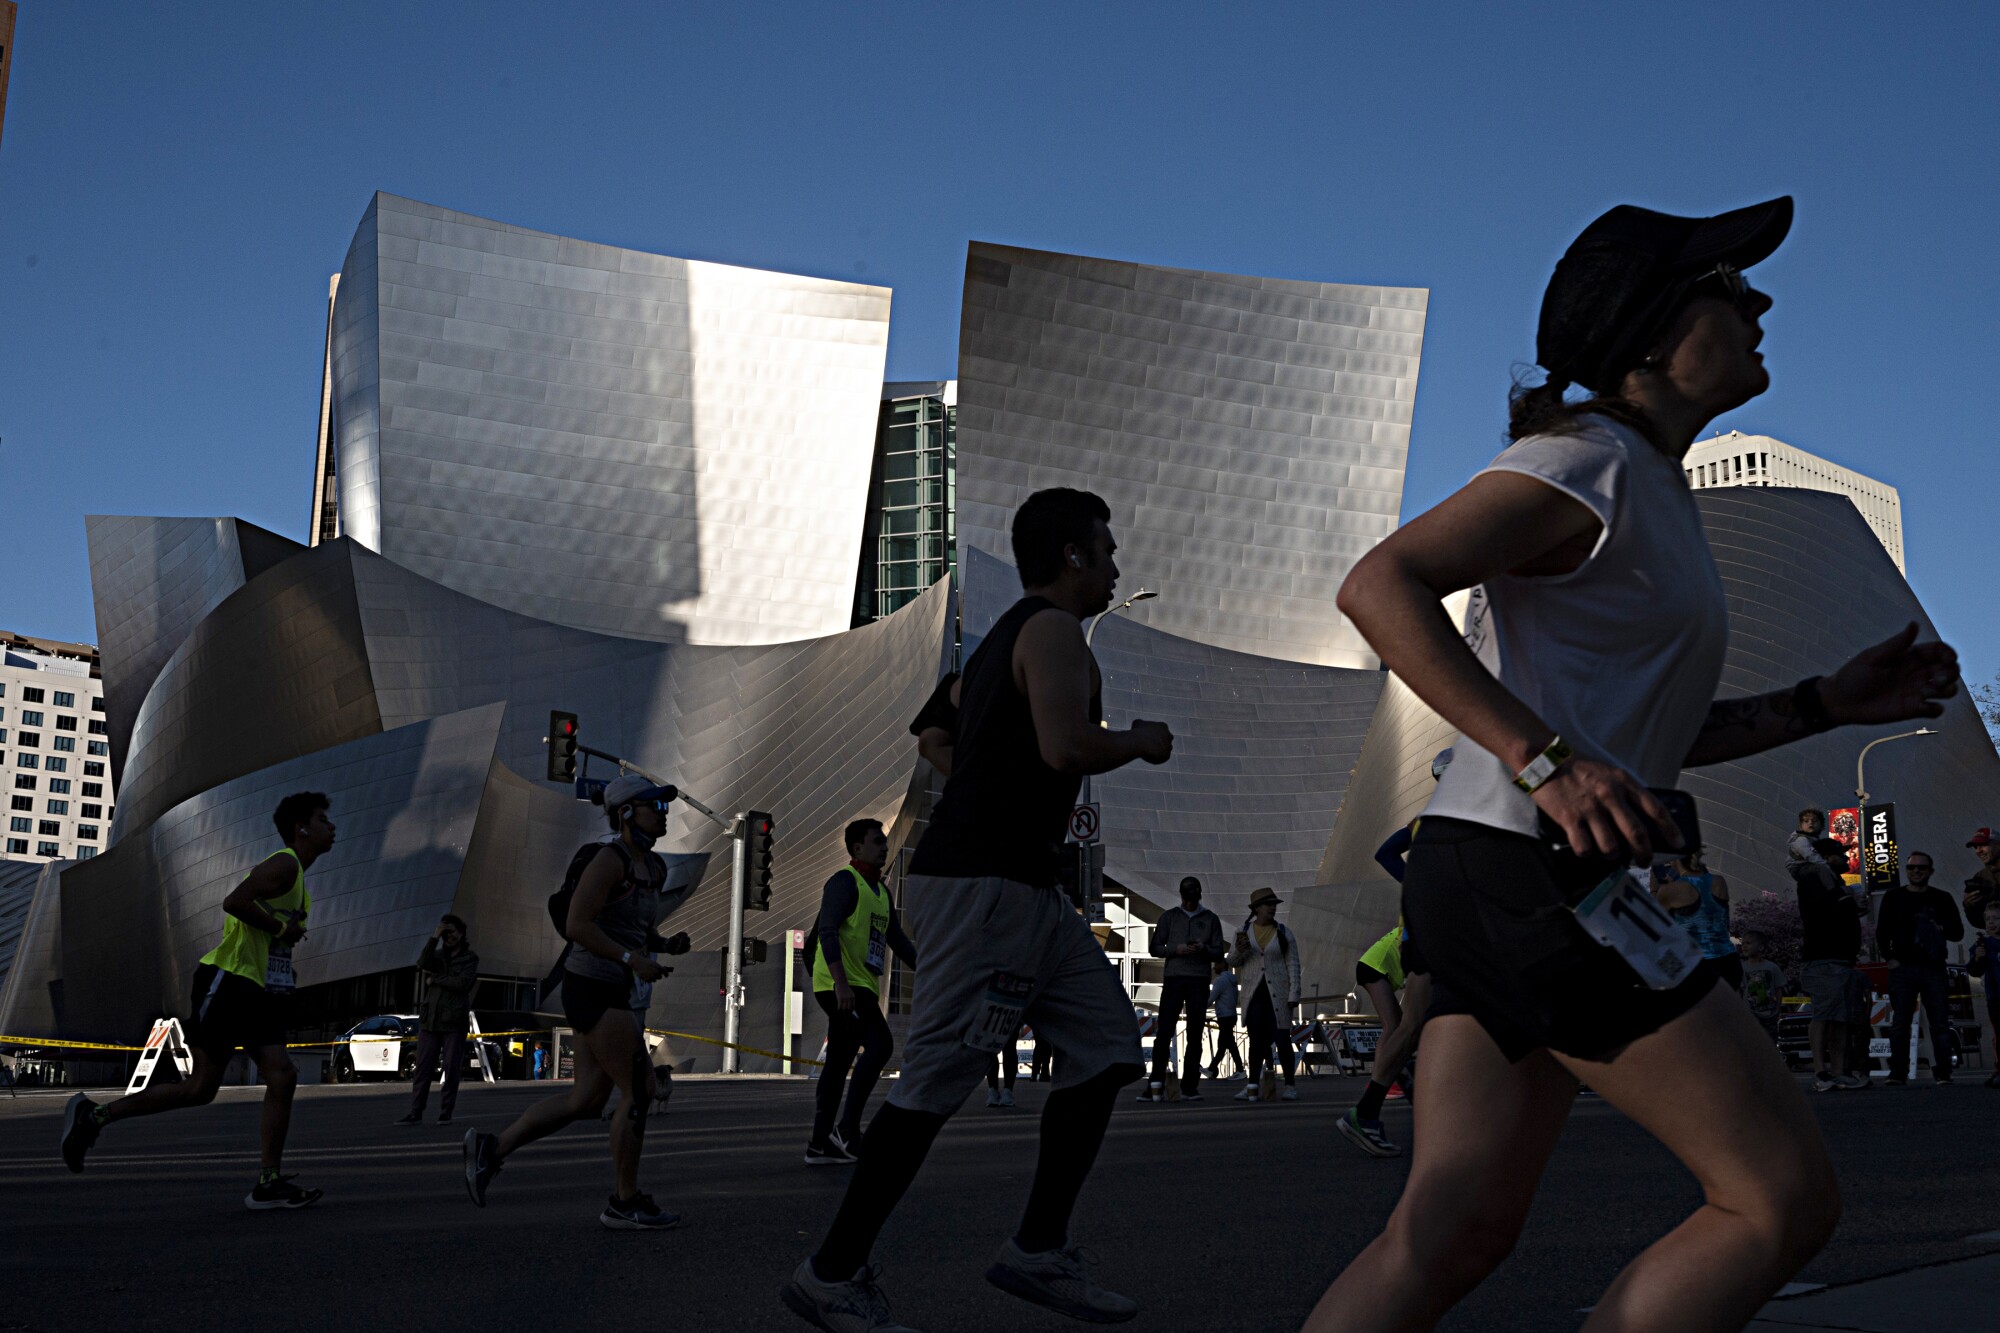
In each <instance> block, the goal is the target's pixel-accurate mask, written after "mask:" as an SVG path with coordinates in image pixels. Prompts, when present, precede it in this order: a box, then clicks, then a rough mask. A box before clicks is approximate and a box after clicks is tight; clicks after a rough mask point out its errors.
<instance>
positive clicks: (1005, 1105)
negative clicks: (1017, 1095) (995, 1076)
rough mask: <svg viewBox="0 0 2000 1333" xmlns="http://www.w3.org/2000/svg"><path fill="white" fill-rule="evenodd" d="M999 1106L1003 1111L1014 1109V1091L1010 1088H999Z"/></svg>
mask: <svg viewBox="0 0 2000 1333" xmlns="http://www.w3.org/2000/svg"><path fill="white" fill-rule="evenodd" d="M1000 1108H1001V1109H1002V1110H1004V1111H1011V1110H1013V1109H1014V1093H1013V1091H1012V1090H1011V1089H1008V1088H1002V1089H1000Z"/></svg>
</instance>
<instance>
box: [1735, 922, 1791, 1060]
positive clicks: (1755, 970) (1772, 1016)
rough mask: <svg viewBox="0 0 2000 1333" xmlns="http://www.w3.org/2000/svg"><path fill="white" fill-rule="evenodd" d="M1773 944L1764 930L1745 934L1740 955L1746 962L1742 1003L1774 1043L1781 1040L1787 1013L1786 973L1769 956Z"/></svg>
mask: <svg viewBox="0 0 2000 1333" xmlns="http://www.w3.org/2000/svg"><path fill="white" fill-rule="evenodd" d="M1770 948H1771V941H1770V939H1769V938H1768V937H1766V936H1765V934H1764V932H1763V931H1761V930H1746V931H1744V932H1743V938H1742V939H1741V940H1740V941H1739V942H1738V946H1737V951H1738V953H1740V954H1741V955H1742V959H1743V999H1744V1002H1745V1003H1746V1004H1748V1005H1749V1006H1750V1012H1751V1013H1752V1014H1754V1015H1755V1016H1756V1018H1757V1021H1758V1022H1759V1023H1762V1024H1763V1025H1764V1031H1766V1032H1768V1033H1770V1034H1771V1040H1772V1041H1776V1040H1777V1039H1778V1016H1779V1015H1780V1014H1782V1013H1784V1011H1785V1000H1784V996H1785V987H1786V985H1787V984H1788V983H1787V982H1786V980H1785V969H1783V968H1782V967H1779V966H1778V965H1777V964H1776V963H1774V962H1772V961H1771V960H1770V959H1769V958H1768V957H1766V954H1768V953H1769V952H1770Z"/></svg>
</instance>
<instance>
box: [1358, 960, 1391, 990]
mask: <svg viewBox="0 0 2000 1333" xmlns="http://www.w3.org/2000/svg"><path fill="white" fill-rule="evenodd" d="M1388 979H1389V978H1388V977H1386V976H1384V975H1382V974H1381V973H1380V972H1377V971H1376V970H1375V969H1374V968H1372V967H1370V966H1368V964H1366V963H1363V962H1359V961H1357V962H1356V963H1355V964H1354V984H1355V985H1357V986H1372V985H1374V984H1375V983H1376V982H1378V981H1387V980H1388Z"/></svg>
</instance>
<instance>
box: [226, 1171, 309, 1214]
mask: <svg viewBox="0 0 2000 1333" xmlns="http://www.w3.org/2000/svg"><path fill="white" fill-rule="evenodd" d="M297 1179H298V1177H297V1176H272V1177H271V1178H270V1179H269V1180H259V1181H258V1182H257V1184H256V1186H255V1188H253V1189H252V1190H251V1191H250V1192H249V1193H248V1194H246V1195H244V1196H243V1206H244V1207H246V1208H254V1209H256V1210H257V1211H259V1212H266V1211H269V1210H270V1209H273V1208H310V1207H312V1206H313V1205H314V1204H316V1203H318V1202H319V1201H320V1198H321V1196H322V1195H323V1194H324V1193H325V1191H323V1190H305V1189H300V1188H299V1187H298V1186H297V1185H294V1184H293V1183H292V1182H293V1181H294V1180H297Z"/></svg>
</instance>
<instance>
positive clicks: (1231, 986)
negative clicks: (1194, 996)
mask: <svg viewBox="0 0 2000 1333" xmlns="http://www.w3.org/2000/svg"><path fill="white" fill-rule="evenodd" d="M1208 1008H1209V1012H1210V1013H1212V1014H1214V1015H1215V1029H1216V1038H1215V1062H1214V1063H1213V1064H1211V1065H1209V1067H1208V1076H1209V1077H1210V1078H1219V1077H1221V1075H1222V1057H1223V1056H1225V1055H1227V1056H1228V1057H1229V1060H1230V1063H1231V1064H1232V1065H1234V1066H1235V1068H1234V1069H1233V1070H1232V1071H1231V1077H1232V1078H1241V1077H1243V1072H1244V1070H1245V1069H1246V1068H1248V1066H1246V1065H1245V1064H1244V1063H1243V1053H1242V1052H1241V1051H1239V1050H1237V1049H1236V973H1235V972H1234V971H1232V970H1231V968H1230V966H1229V960H1228V959H1226V958H1224V959H1218V960H1216V964H1215V980H1214V981H1213V982H1212V983H1210V985H1209V988H1208Z"/></svg>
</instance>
